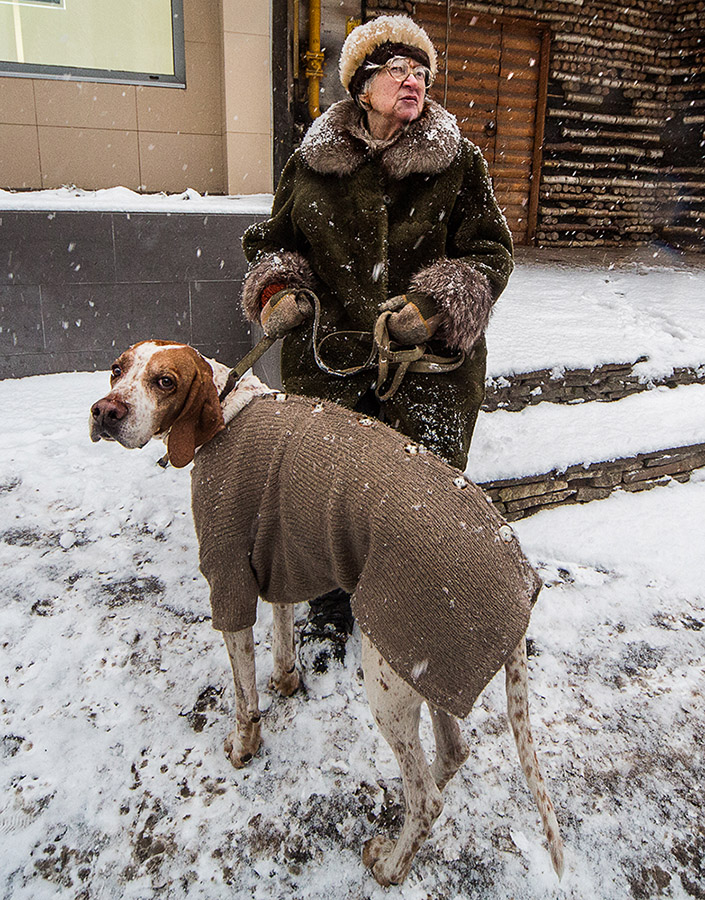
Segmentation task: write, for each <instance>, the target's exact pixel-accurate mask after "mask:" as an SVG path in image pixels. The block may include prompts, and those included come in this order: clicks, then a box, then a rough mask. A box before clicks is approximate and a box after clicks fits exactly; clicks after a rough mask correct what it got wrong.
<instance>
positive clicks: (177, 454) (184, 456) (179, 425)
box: [166, 356, 225, 469]
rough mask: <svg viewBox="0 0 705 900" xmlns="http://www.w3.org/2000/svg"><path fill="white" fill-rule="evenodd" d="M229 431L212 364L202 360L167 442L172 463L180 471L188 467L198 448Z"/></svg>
mask: <svg viewBox="0 0 705 900" xmlns="http://www.w3.org/2000/svg"><path fill="white" fill-rule="evenodd" d="M223 428H225V421H224V420H223V411H222V409H221V407H220V400H219V399H218V391H217V390H216V387H215V384H214V383H213V373H212V371H211V368H210V366H209V365H208V363H207V362H206V361H205V360H204V359H203V358H202V357H200V356H199V357H198V359H197V362H196V369H195V372H194V376H193V380H192V382H191V386H190V388H189V392H188V395H187V397H186V400H185V402H184V405H183V407H182V409H181V412H180V413H179V415H178V416H177V418H176V420H175V421H174V424H173V425H172V426H171V429H170V430H169V435H168V437H167V439H166V446H167V452H168V455H169V462H170V463H171V464H172V466H175V467H176V468H177V469H181V468H183V466H187V465H188V464H189V463H190V462H191V460H192V459H193V457H194V454H195V453H196V447H200V446H201V444H205V443H207V442H208V441H210V440H211V438H214V437H215V436H216V434H218V432H219V431H222V430H223Z"/></svg>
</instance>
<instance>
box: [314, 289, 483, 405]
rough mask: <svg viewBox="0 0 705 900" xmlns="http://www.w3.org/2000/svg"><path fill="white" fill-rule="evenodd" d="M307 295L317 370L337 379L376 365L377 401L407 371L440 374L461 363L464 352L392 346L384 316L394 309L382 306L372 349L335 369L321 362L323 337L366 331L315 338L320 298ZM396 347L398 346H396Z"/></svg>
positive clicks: (392, 389) (396, 385)
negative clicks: (361, 359)
mask: <svg viewBox="0 0 705 900" xmlns="http://www.w3.org/2000/svg"><path fill="white" fill-rule="evenodd" d="M307 296H308V297H309V299H310V300H311V302H312V303H313V308H314V319H313V337H312V344H313V358H314V359H315V361H316V365H317V366H318V368H319V369H321V371H323V372H325V373H326V374H328V375H335V376H337V377H338V378H348V377H350V376H351V375H357V374H358V372H362V371H363V370H365V369H371V368H374V366H375V365H376V366H377V386H376V388H375V394H376V396H377V398H378V399H379V400H383V401H384V400H389V399H390V398H391V397H393V396H394V394H396V392H397V391H398V390H399V387H400V385H401V383H402V381H403V380H404V377H405V376H406V373H407V372H421V373H425V374H427V375H441V374H445V373H447V372H453V371H454V370H455V369H458V368H460V366H462V364H463V363H464V362H465V358H466V354H465V352H464V351H462V350H461V351H460V352H459V353H458V354H456V355H455V356H450V357H448V356H438V355H436V354H433V353H429V352H428V351H427V349H426V345H425V344H416V345H414V346H413V347H406V348H404V349H401V350H399V349H396V348H395V345H394V343H393V341H392V339H391V338H390V336H389V326H388V321H387V320H388V319H389V317H390V315H391V314H392V313H393V312H394V309H391V308H389V309H385V310H384V311H383V312H382V313H381V314H380V315H379V316H378V318H377V321H376V322H375V327H374V331H373V332H372V335H371V337H372V349H371V350H370V353H369V355H368V357H367V359H366V360H365V362H364V363H362V365H359V366H350V367H349V368H346V369H335V368H333V367H332V366H329V365H328V364H327V363H326V362H324V360H323V358H322V356H321V350H322V347H323V345H324V344H325V342H326V341H327V340H329V339H330V338H333V337H339V336H341V335H344V336H345V335H347V336H355V337H357V338H359V337H367V338H368V337H370V332H368V331H336V332H334V333H333V334H329V335H326V336H325V337H324V338H322V339H321V340H319V338H318V332H319V328H320V323H321V301H320V300H319V299H318V297H317V296H316V295H315V294H314V293H313V292H307ZM397 346H398V345H397ZM390 366H396V367H397V369H396V372H395V373H394V376H393V378H392V383H391V385H390V386H389V388H388V389H387V390H386V391H385V390H384V389H383V388H384V385H385V384H386V382H387V379H388V378H389V369H390Z"/></svg>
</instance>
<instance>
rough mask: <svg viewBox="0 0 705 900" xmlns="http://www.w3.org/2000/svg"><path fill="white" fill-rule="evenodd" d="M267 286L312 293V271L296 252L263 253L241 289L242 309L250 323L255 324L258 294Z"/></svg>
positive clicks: (313, 287)
mask: <svg viewBox="0 0 705 900" xmlns="http://www.w3.org/2000/svg"><path fill="white" fill-rule="evenodd" d="M270 284H284V285H286V287H293V288H299V287H305V288H310V289H311V290H315V285H314V277H313V272H312V271H311V267H310V266H309V264H308V263H307V262H306V260H305V258H304V257H303V256H301V254H299V253H267V254H265V255H264V256H261V257H260V258H259V260H258V261H257V262H256V263H254V264H253V265H252V266H251V267H250V270H249V271H248V273H247V275H246V276H245V281H244V284H243V286H242V308H243V310H244V312H245V315H246V316H247V318H248V319H249V320H250V321H251V322H259V316H260V312H261V311H262V304H261V300H260V298H261V295H262V291H263V290H264V289H265V288H266V287H268V286H269V285H270Z"/></svg>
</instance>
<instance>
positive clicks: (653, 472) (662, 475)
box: [479, 443, 705, 522]
mask: <svg viewBox="0 0 705 900" xmlns="http://www.w3.org/2000/svg"><path fill="white" fill-rule="evenodd" d="M702 466H705V443H703V444H691V445H689V446H686V447H674V448H672V449H670V450H656V451H653V452H651V453H639V454H637V455H636V456H630V457H627V458H625V459H616V460H609V461H604V462H596V463H590V464H589V465H577V466H570V467H569V468H567V469H564V470H557V469H554V470H552V471H550V472H545V473H543V474H541V475H529V476H524V477H522V478H507V479H500V480H498V481H486V482H483V483H481V484H480V485H479V486H480V487H481V488H482V489H483V490H484V491H485V493H486V494H487V495H488V496H489V498H490V499H491V500H492V502H493V504H494V505H495V508H496V509H497V511H498V512H500V513H501V514H502V515H503V516H504V518H505V519H507V521H509V522H513V521H516V520H517V519H523V518H525V517H526V516H530V515H533V513H535V512H539V511H540V510H542V509H552V508H553V507H556V506H562V505H567V504H570V503H588V502H589V501H591V500H603V499H605V498H606V497H609V495H610V494H611V493H612V492H613V491H616V490H624V491H631V492H635V491H646V490H650V489H651V488H654V487H657V486H658V485H663V484H668V482H669V481H671V479H674V480H675V481H680V482H686V481H688V480H689V479H690V476H691V474H692V473H693V471H694V470H695V469H698V468H701V467H702Z"/></svg>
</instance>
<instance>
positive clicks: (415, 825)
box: [362, 635, 443, 886]
mask: <svg viewBox="0 0 705 900" xmlns="http://www.w3.org/2000/svg"><path fill="white" fill-rule="evenodd" d="M362 668H363V672H364V675H365V687H366V689H367V696H368V698H369V701H370V708H371V710H372V715H373V716H374V718H375V721H376V722H377V725H378V726H379V729H380V731H381V732H382V735H383V736H384V738H385V740H386V741H387V743H388V744H389V746H390V747H391V748H392V750H393V751H394V755H395V756H396V758H397V762H398V763H399V767H400V769H401V777H402V783H403V786H404V801H405V805H406V814H405V817H404V825H403V827H402V830H401V834H400V835H399V837H398V839H397V840H396V841H391V840H389V839H387V838H384V837H381V836H377V837H374V838H372V839H371V840H369V841H368V842H367V843H366V844H365V849H364V851H363V854H362V859H363V862H364V863H365V865H366V866H368V867H369V868H370V869H371V870H372V873H373V875H374V876H375V878H376V879H377V881H378V882H379V883H380V884H382V885H385V886H386V885H389V884H399V883H400V882H402V881H403V880H404V878H406V875H407V874H408V872H409V869H410V868H411V863H412V861H413V859H414V857H415V856H416V853H417V851H418V849H419V847H420V846H421V845H422V844H423V842H424V841H425V840H426V838H427V837H428V835H429V833H430V831H431V828H432V826H433V823H434V822H435V821H436V819H437V818H438V816H439V815H440V812H441V810H442V809H443V801H442V800H441V793H440V791H439V790H438V787H437V786H436V782H435V780H434V778H433V775H432V774H431V770H430V768H429V766H428V763H427V762H426V757H425V756H424V752H423V748H422V747H421V741H420V738H419V718H420V711H421V704H422V703H423V698H422V697H421V696H420V694H418V693H417V692H416V691H415V690H414V689H413V688H411V687H410V686H409V685H408V684H406V682H404V681H402V679H401V678H399V676H398V675H397V674H396V673H395V672H394V671H393V670H392V669H391V667H390V666H389V665H388V663H386V662H385V661H384V660H383V659H382V657H381V656H380V655H379V653H378V652H377V650H376V649H375V648H374V647H373V646H372V644H371V643H370V641H369V640H368V639H367V638H366V637H364V635H363V639H362Z"/></svg>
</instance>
